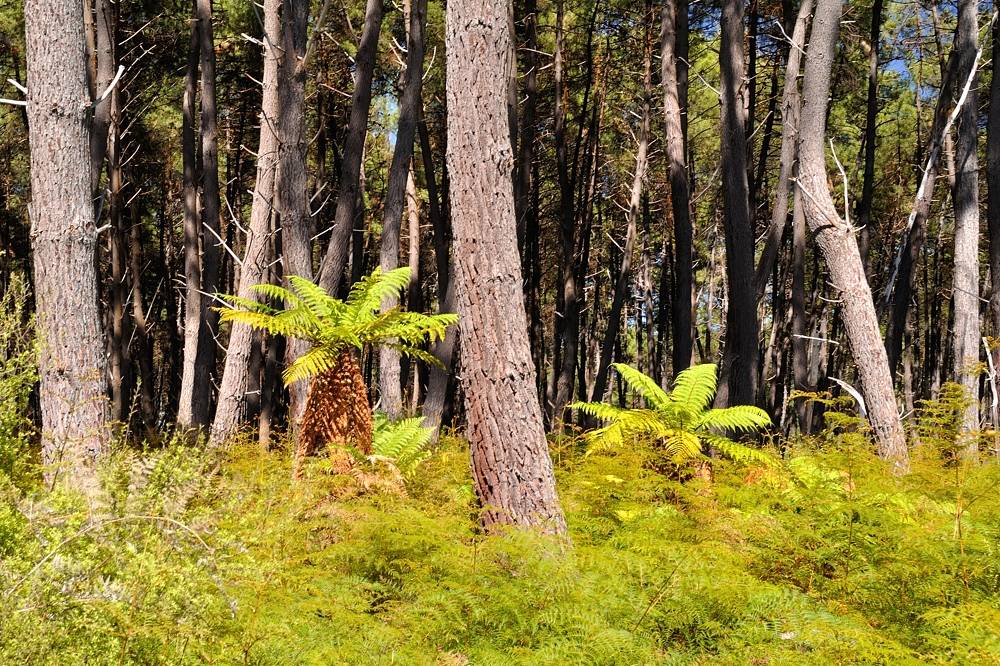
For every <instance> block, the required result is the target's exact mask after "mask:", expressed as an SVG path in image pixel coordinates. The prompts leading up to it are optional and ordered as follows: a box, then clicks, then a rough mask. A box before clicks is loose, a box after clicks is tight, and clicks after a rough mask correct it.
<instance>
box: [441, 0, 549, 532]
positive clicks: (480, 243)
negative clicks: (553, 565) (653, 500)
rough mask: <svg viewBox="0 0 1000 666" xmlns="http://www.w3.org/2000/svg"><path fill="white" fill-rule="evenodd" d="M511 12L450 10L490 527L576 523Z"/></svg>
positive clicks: (460, 6)
mask: <svg viewBox="0 0 1000 666" xmlns="http://www.w3.org/2000/svg"><path fill="white" fill-rule="evenodd" d="M510 13H511V7H510V4H509V3H507V2H505V3H495V2H487V1H485V0H452V2H450V3H449V4H448V10H447V19H446V29H445V45H446V51H447V81H448V85H447V100H448V110H449V115H448V155H447V158H448V171H449V174H450V178H451V183H452V189H451V194H452V196H451V201H452V220H453V225H454V234H455V261H456V271H455V289H456V294H457V304H458V313H459V316H460V319H459V325H458V327H459V334H460V335H461V340H462V342H461V344H462V373H461V379H462V384H463V388H464V390H465V406H466V412H467V414H468V422H469V430H468V437H469V443H470V453H471V462H472V475H473V480H474V482H475V487H476V492H477V494H478V497H479V500H480V503H481V505H482V514H481V518H482V522H483V525H484V526H485V527H486V528H487V529H489V528H492V527H494V526H497V525H501V524H514V525H533V526H537V527H539V528H541V529H542V530H545V531H548V532H554V533H563V532H565V530H566V523H565V520H564V518H563V514H562V510H561V508H560V507H559V502H558V499H557V497H556V489H555V478H554V476H553V472H552V462H551V460H550V458H549V452H548V444H547V442H546V440H545V432H544V429H543V426H542V410H541V405H540V404H539V402H538V398H537V395H536V393H535V370H534V366H533V364H532V361H531V350H530V349H529V348H528V336H527V322H526V320H525V314H524V298H523V294H522V291H521V271H520V261H519V258H518V253H517V238H516V234H517V228H516V221H515V219H514V217H515V214H514V193H513V183H512V179H511V178H512V170H513V163H514V156H513V150H512V148H511V145H510V128H509V125H508V123H507V108H506V107H507V94H506V93H507V85H508V80H509V76H510V73H511V71H512V67H513V66H514V63H513V62H512V58H511V57H510V53H511V43H512V35H511V30H510V25H511V20H510V17H511V14H510Z"/></svg>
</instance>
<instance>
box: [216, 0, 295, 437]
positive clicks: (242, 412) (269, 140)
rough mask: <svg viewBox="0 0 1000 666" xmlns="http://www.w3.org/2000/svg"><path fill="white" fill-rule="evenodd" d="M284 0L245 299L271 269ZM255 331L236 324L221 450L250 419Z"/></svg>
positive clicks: (224, 390) (275, 8)
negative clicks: (251, 357) (269, 250)
mask: <svg viewBox="0 0 1000 666" xmlns="http://www.w3.org/2000/svg"><path fill="white" fill-rule="evenodd" d="M280 6H281V0H266V2H265V4H264V79H263V83H264V94H263V101H262V104H261V118H260V141H259V143H258V149H257V183H256V186H255V188H254V196H253V207H252V209H251V213H250V229H249V233H248V234H247V242H246V251H245V253H244V255H243V265H242V266H241V268H240V286H239V293H238V295H239V296H240V298H256V292H255V291H254V290H253V287H254V285H257V284H260V282H262V281H263V279H264V276H265V274H266V270H267V262H268V256H269V253H268V248H269V246H270V240H269V236H270V233H271V230H270V223H271V214H272V210H273V201H274V182H275V173H276V171H277V160H278V136H277V133H276V125H275V122H276V119H277V117H278V112H279V110H278V62H279V58H280V48H281V43H280V37H279V36H280V34H281V18H280V15H279V8H280ZM254 339H255V336H254V333H253V329H251V328H250V327H249V326H244V325H241V324H233V327H232V330H231V331H230V333H229V346H228V348H227V350H226V365H225V369H224V370H223V373H222V383H221V385H220V387H219V401H218V406H217V407H216V410H215V420H214V421H213V423H212V436H211V442H212V444H213V445H219V444H221V443H222V442H223V441H225V440H226V439H227V438H228V437H229V436H231V435H232V434H233V433H234V432H235V431H236V429H237V428H238V427H239V426H240V424H242V423H244V422H245V421H246V419H247V417H248V413H247V410H248V407H249V405H248V401H247V391H248V390H249V388H250V356H251V352H252V347H253V343H254Z"/></svg>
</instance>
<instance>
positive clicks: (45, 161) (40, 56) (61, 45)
mask: <svg viewBox="0 0 1000 666" xmlns="http://www.w3.org/2000/svg"><path fill="white" fill-rule="evenodd" d="M82 14H83V6H82V4H81V3H80V2H78V1H75V0H27V2H26V3H25V8H24V23H25V42H26V45H27V62H28V99H27V103H28V106H27V113H28V141H29V145H30V146H31V195H32V201H31V205H30V207H29V213H30V216H31V240H32V247H33V249H34V277H35V299H36V311H37V316H38V333H39V337H40V339H41V341H42V344H41V352H40V354H39V368H38V369H39V375H40V379H41V387H40V391H39V397H40V411H41V416H42V462H43V463H44V464H45V466H46V467H45V478H46V480H47V481H48V482H50V483H55V482H57V481H63V482H65V483H66V484H67V485H69V486H70V487H73V488H77V489H79V490H81V491H83V492H85V493H87V494H90V495H95V494H97V492H99V482H98V479H97V475H96V469H95V466H96V463H97V462H98V461H99V459H100V458H101V457H102V456H103V455H104V454H105V452H106V451H107V448H108V429H107V420H108V409H107V401H106V398H105V387H106V384H105V374H104V373H105V360H104V344H103V335H102V331H101V318H100V313H99V312H98V307H97V271H96V267H95V262H94V251H95V248H96V245H97V230H96V228H95V225H94V209H93V205H92V203H91V191H92V190H91V178H90V176H91V168H90V167H91V164H90V136H89V129H90V128H89V118H88V116H89V113H90V110H89V107H90V94H89V92H88V90H87V71H86V60H85V55H84V34H83V15H82ZM70 277H71V280H70V279H68V278H70Z"/></svg>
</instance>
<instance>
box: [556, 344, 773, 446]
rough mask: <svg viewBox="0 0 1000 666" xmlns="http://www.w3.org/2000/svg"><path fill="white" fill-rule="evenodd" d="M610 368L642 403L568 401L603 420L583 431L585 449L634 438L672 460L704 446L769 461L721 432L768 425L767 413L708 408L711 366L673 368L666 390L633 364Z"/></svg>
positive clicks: (741, 407) (712, 390) (751, 409)
mask: <svg viewBox="0 0 1000 666" xmlns="http://www.w3.org/2000/svg"><path fill="white" fill-rule="evenodd" d="M614 367H615V370H617V371H618V374H619V375H621V378H622V380H623V381H624V382H625V383H626V384H627V385H628V386H629V387H630V388H632V390H634V391H635V392H636V393H638V394H639V395H641V396H642V397H643V398H644V399H645V401H646V404H647V405H648V407H647V408H645V409H623V408H619V407H614V406H612V405H608V404H606V403H602V402H578V403H575V404H574V405H572V406H573V407H574V408H575V409H579V410H580V411H582V412H583V413H585V414H588V415H589V416H592V417H594V418H596V419H599V420H601V421H604V422H605V423H606V425H605V426H604V427H602V428H599V429H597V430H593V431H591V432H589V433H588V434H587V435H586V438H587V441H588V443H589V445H590V451H601V450H605V451H606V450H613V449H615V448H618V447H621V446H623V445H624V444H625V442H626V440H629V441H634V440H639V441H647V442H653V443H655V444H656V445H657V446H658V447H659V448H660V449H661V450H662V451H663V453H664V454H665V455H667V456H668V457H670V458H672V459H673V460H674V461H676V462H684V461H686V460H692V459H695V458H699V457H702V456H703V455H704V453H705V448H706V445H707V446H711V447H712V448H714V449H716V450H717V451H718V452H719V453H721V454H722V455H724V456H726V457H727V458H732V459H733V460H735V461H737V462H743V463H750V462H755V463H764V464H771V463H772V462H773V459H772V458H771V456H769V455H768V454H766V453H764V452H763V451H760V450H758V449H754V448H751V447H749V446H745V445H743V444H738V443H737V442H734V441H733V440H732V439H730V438H729V437H727V436H726V435H724V434H723V433H750V432H755V431H757V430H761V429H763V428H766V427H767V426H769V425H770V424H771V419H770V417H768V415H767V412H765V411H764V410H762V409H760V408H758V407H753V406H750V405H738V406H735V407H727V408H724V409H711V408H709V405H711V403H712V397H713V396H714V395H715V389H716V377H715V372H716V368H715V365H713V364H704V365H696V366H693V367H690V368H688V369H687V370H684V371H682V372H680V373H678V375H677V379H676V380H675V381H674V388H673V391H671V392H670V393H667V392H666V391H664V390H663V389H662V388H660V386H659V385H658V384H657V383H656V381H655V380H654V379H652V378H651V377H649V376H648V375H645V374H643V373H641V372H639V371H638V370H636V369H635V368H632V367H629V366H627V365H625V364H624V363H616V364H615V365H614Z"/></svg>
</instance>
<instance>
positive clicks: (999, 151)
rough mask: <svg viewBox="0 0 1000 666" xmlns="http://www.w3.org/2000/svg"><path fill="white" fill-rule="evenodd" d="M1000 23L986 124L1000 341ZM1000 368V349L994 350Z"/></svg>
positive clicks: (994, 315)
mask: <svg viewBox="0 0 1000 666" xmlns="http://www.w3.org/2000/svg"><path fill="white" fill-rule="evenodd" d="M998 60H1000V21H994V22H993V72H992V76H991V77H990V111H989V116H988V118H987V121H986V221H987V226H988V228H989V243H990V318H991V320H992V322H993V337H994V338H1000V64H998ZM993 366H994V367H996V368H1000V347H998V348H996V349H995V350H994V351H993Z"/></svg>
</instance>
